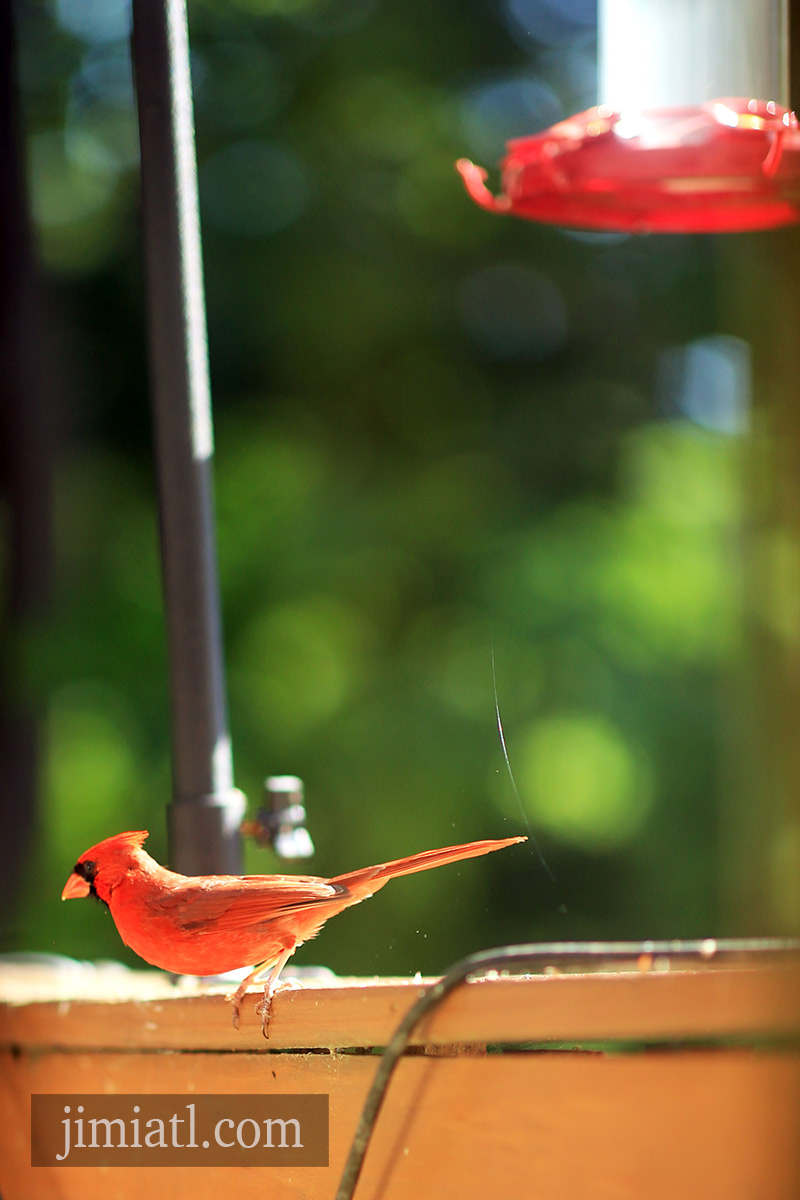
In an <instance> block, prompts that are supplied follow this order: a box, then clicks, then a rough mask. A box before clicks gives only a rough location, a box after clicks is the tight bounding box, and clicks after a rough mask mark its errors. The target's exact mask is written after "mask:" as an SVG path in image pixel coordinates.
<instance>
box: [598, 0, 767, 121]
mask: <svg viewBox="0 0 800 1200" xmlns="http://www.w3.org/2000/svg"><path fill="white" fill-rule="evenodd" d="M598 37H599V50H598V57H599V64H598V66H599V70H598V91H599V95H598V101H599V103H601V104H608V105H609V106H610V107H611V108H612V109H614V110H615V111H617V112H619V111H622V110H625V109H632V108H633V109H647V108H669V107H672V106H680V105H693V104H702V103H703V102H704V101H706V100H715V99H717V98H719V97H721V96H745V97H748V98H752V99H757V100H775V101H777V103H778V104H782V105H783V106H784V107H787V108H788V107H789V37H788V0H599V11H598Z"/></svg>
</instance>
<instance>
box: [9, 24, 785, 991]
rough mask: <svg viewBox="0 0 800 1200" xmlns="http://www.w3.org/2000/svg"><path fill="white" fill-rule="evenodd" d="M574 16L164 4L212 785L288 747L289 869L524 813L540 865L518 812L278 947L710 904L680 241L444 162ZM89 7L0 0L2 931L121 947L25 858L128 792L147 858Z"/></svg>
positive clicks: (558, 67) (707, 572)
mask: <svg viewBox="0 0 800 1200" xmlns="http://www.w3.org/2000/svg"><path fill="white" fill-rule="evenodd" d="M593 21H594V14H593V11H592V6H591V4H589V3H577V2H576V0H571V2H568V0H559V2H558V3H557V2H556V0H548V2H547V3H546V2H545V0H496V2H493V0H492V2H490V0H468V2H466V3H464V2H459V3H456V2H455V0H437V3H435V4H431V3H430V2H429V0H403V3H396V2H391V0H337V2H336V3H333V0H194V2H193V3H192V4H191V6H190V27H191V37H192V47H193V70H194V83H195V108H196V114H195V115H196V125H197V142H198V158H199V177H200V192H201V211H202V219H203V236H204V254H205V266H206V286H207V299H208V311H209V333H210V354H211V368H212V378H213V387H214V397H215V424H216V449H217V461H216V473H217V475H216V483H217V506H218V531H219V553H220V568H221V581H222V590H223V604H224V613H225V625H226V638H227V652H228V666H229V692H230V709H231V723H232V734H233V739H234V749H235V757H236V769H237V782H238V783H239V784H240V786H242V787H243V788H244V790H245V791H246V792H247V793H248V795H249V797H250V799H251V801H254V802H255V801H257V800H258V799H259V796H260V787H261V781H262V779H263V777H264V776H265V775H266V774H268V773H279V772H296V773H298V774H300V775H301V776H302V777H303V778H304V780H305V781H306V788H307V801H308V809H309V816H310V822H311V827H312V831H313V834H314V838H315V842H316V844H317V849H318V853H317V855H316V858H315V859H314V860H313V862H312V863H311V864H310V866H304V865H300V866H299V867H298V869H299V870H307V869H311V870H314V871H318V872H320V873H330V874H332V873H336V872H340V871H344V870H348V869H351V868H355V867H357V866H361V865H363V864H366V863H368V862H372V861H382V860H384V859H389V858H394V857H397V856H399V855H401V854H404V853H409V852H412V851H414V850H418V849H422V848H426V847H428V846H436V845H442V844H448V843H450V842H456V841H467V840H471V839H472V838H477V837H487V836H502V835H504V834H511V833H517V832H525V831H526V824H525V822H526V820H527V821H529V822H530V825H531V828H532V830H533V832H534V833H535V836H536V839H537V841H538V843H539V845H540V846H541V849H542V851H543V853H544V855H545V856H546V858H547V860H548V862H549V864H550V866H551V868H552V871H553V873H554V875H555V883H553V882H551V880H550V879H549V878H548V875H547V874H546V873H545V871H544V870H543V869H542V866H541V865H540V863H539V860H538V858H537V855H536V852H535V850H534V849H533V848H532V847H531V846H530V845H529V846H528V847H526V848H517V849H515V850H513V851H508V852H504V854H503V855H497V856H493V857H492V858H489V859H486V860H481V861H480V862H479V863H470V864H468V865H467V866H464V867H459V868H451V869H449V870H447V871H441V872H433V873H431V874H430V875H423V876H418V877H416V879H415V880H414V882H413V883H398V884H396V885H394V886H393V888H392V889H390V891H389V892H388V893H387V894H386V895H384V896H382V897H381V898H380V899H377V900H375V901H374V902H371V903H370V904H369V905H367V906H365V907H363V908H360V909H357V910H354V911H353V912H352V913H351V914H348V915H347V916H346V917H345V918H344V919H342V920H341V921H336V922H333V923H332V925H331V926H330V928H328V929H326V931H325V933H324V936H323V940H322V942H321V943H320V945H319V947H316V946H315V947H311V948H309V949H306V950H305V951H303V952H301V957H300V961H305V962H309V961H319V960H320V959H321V960H323V961H325V962H326V963H329V964H330V965H332V966H333V967H334V968H335V969H337V970H340V971H343V972H365V973H372V972H381V973H385V974H392V973H405V972H410V971H414V970H416V969H421V970H425V971H434V970H440V969H442V968H443V967H445V966H446V964H447V963H448V962H450V961H451V960H453V959H455V958H456V957H458V956H460V955H461V954H463V953H466V952H468V951H471V950H477V949H479V948H481V947H484V946H487V945H490V944H493V943H496V944H499V943H502V942H506V941H511V940H514V939H520V940H530V939H540V938H546V939H551V938H577V937H586V936H590V937H603V936H605V937H628V936H630V937H650V936H653V937H656V936H660V937H676V936H696V935H707V934H710V933H721V932H725V931H726V914H725V912H724V911H721V907H720V901H719V888H718V883H719V878H718V877H719V866H720V853H721V850H720V847H721V840H720V811H721V810H722V811H723V812H724V805H725V804H727V803H728V802H729V799H730V797H729V796H727V795H726V794H725V787H726V782H727V775H726V769H725V768H724V767H723V760H724V758H725V755H726V754H727V753H728V750H729V747H730V745H731V743H733V742H736V743H738V744H739V745H740V747H744V749H742V751H741V752H742V753H746V738H745V732H746V731H745V730H744V729H742V728H740V727H739V714H738V713H737V712H736V710H735V706H734V705H732V704H730V703H729V701H728V696H729V694H730V688H731V680H732V679H733V678H735V676H736V674H737V672H738V671H739V669H740V663H741V655H742V632H741V629H742V619H741V611H740V610H741V602H740V586H739V572H740V561H739V552H738V549H737V547H738V542H737V538H738V534H739V529H740V523H741V519H742V504H743V500H742V482H741V478H742V460H743V457H744V456H745V454H746V452H747V436H746V429H747V423H748V412H747V354H746V347H744V346H743V344H741V343H738V342H736V340H735V339H733V338H731V337H729V336H727V335H726V331H724V330H722V329H720V328H719V324H720V318H719V316H718V302H717V297H718V284H719V275H718V271H717V265H716V257H715V242H714V239H712V238H690V237H677V236H676V237H670V238H667V237H650V238H641V239H633V238H626V237H622V236H610V235H603V236H601V235H594V236H592V235H578V234H574V233H572V234H571V233H567V232H565V231H563V230H559V229H553V228H541V227H537V226H534V225H532V224H527V223H524V222H512V221H503V220H500V219H495V218H492V217H489V216H487V215H486V214H485V213H483V212H480V211H478V210H477V209H476V208H475V207H474V206H472V204H471V203H470V202H469V200H468V199H467V198H466V196H465V195H464V194H463V190H462V188H461V184H460V182H459V180H458V178H457V176H456V173H455V171H454V169H453V163H454V160H455V159H456V158H457V157H459V156H461V155H465V154H466V155H471V156H474V157H476V159H477V160H478V161H482V162H486V163H487V165H490V166H491V165H493V164H494V163H495V162H496V161H497V160H498V159H499V158H500V156H501V155H502V152H503V143H504V140H505V138H506V137H509V136H515V135H518V134H521V133H525V132H532V131H534V130H536V129H540V128H542V127H544V126H546V125H547V124H549V123H551V122H552V121H554V120H557V119H559V118H561V117H563V116H566V115H568V114H569V113H571V112H574V111H577V110H579V109H581V108H584V107H586V106H587V105H588V104H591V103H593V102H594V100H595V95H594V87H595V68H594V55H595V46H594V41H593V37H594V29H593ZM127 30H128V17H127V11H126V8H125V5H124V3H123V0H118V2H117V3H110V2H108V0H104V2H103V3H102V4H100V3H99V0H53V4H52V6H50V5H44V4H40V3H35V2H30V3H23V4H22V5H21V7H20V40H21V49H22V53H23V67H24V101H25V111H26V122H27V137H28V146H29V170H30V185H31V193H32V204H33V212H34V215H35V219H36V230H37V238H38V246H39V249H40V253H41V258H42V261H43V263H44V266H45V268H46V272H47V277H48V285H49V290H50V296H51V300H52V312H53V317H54V322H53V323H54V345H53V347H52V354H53V357H54V360H55V364H56V367H57V374H58V379H59V393H58V396H57V398H56V403H57V409H58V412H57V417H58V422H59V428H60V453H59V459H58V490H57V509H56V521H57V551H58V563H57V588H56V591H55V595H54V596H53V602H52V610H51V617H50V620H49V622H48V624H47V626H46V627H44V628H38V629H36V630H33V631H31V635H30V639H29V642H28V644H27V647H26V652H25V662H26V679H27V686H28V688H29V690H30V692H31V694H32V695H34V696H37V697H39V698H40V699H41V700H42V702H43V703H44V705H45V708H46V732H47V764H48V766H47V772H46V782H45V788H44V794H43V796H42V807H41V817H40V835H39V840H38V847H37V852H36V855H35V858H34V859H33V861H32V862H31V863H30V865H29V871H28V874H27V887H26V891H25V894H24V895H23V896H22V897H21V898H20V906H19V912H18V916H17V918H16V920H15V922H14V923H13V925H12V927H11V929H10V931H8V937H7V939H6V941H7V944H8V945H9V946H13V947H26V948H31V949H42V950H47V949H55V950H57V951H59V952H64V953H72V954H75V955H78V956H87V957H93V956H98V955H100V956H102V955H111V956H120V955H124V954H125V951H124V950H123V948H122V947H121V945H120V943H119V940H118V938H117V936H116V934H115V932H114V930H113V928H112V927H111V922H110V921H109V920H108V918H107V917H104V916H103V915H102V914H101V913H100V912H99V911H97V910H96V909H95V908H94V907H90V906H89V905H67V906H61V905H60V904H59V900H58V896H59V891H60V888H61V886H62V883H63V880H64V879H65V878H66V875H67V874H68V872H69V869H70V868H71V866H72V863H73V862H74V860H75V858H76V857H77V855H78V854H79V853H80V852H81V851H83V850H84V849H85V847H86V846H88V845H89V844H91V843H93V842H94V841H96V840H98V839H100V838H102V837H105V836H107V835H109V834H111V833H113V832H116V831H118V830H120V829H124V828H134V829H135V828H140V827H149V828H150V829H151V830H152V837H151V842H150V848H151V850H152V852H153V853H154V854H155V855H156V856H157V857H160V858H161V860H162V861H164V859H165V856H166V845H165V832H164V819H163V813H164V806H165V804H166V802H167V800H168V797H169V745H168V711H167V683H166V664H165V649H164V636H163V629H162V615H161V597H160V583H159V568H158V560H157V533H156V515H155V501H154V490H153V483H152V467H151V461H150V448H149V437H150V429H149V414H148V407H147V384H146V366H145V361H146V358H145V355H146V351H145V344H144V333H143V329H144V316H143V308H142V282H141V270H142V268H141V262H140V256H139V255H140V251H139V236H138V227H137V205H138V191H137V189H138V183H137V139H136V128H135V117H134V110H133V100H132V90H131V73H130V66H129V60H128V50H127ZM790 549H791V548H790ZM775 554H776V555H777V556H778V557H779V558H781V561H782V562H784V563H785V566H786V570H787V571H788V572H791V571H795V570H796V560H795V559H794V558H792V557H791V554H790V553H786V552H785V548H784V549H782V548H781V547H780V546H776V547H775ZM773 619H774V621H776V622H778V623H780V622H782V621H784V620H785V617H784V616H783V615H782V612H781V608H780V604H779V603H778V604H777V606H776V607H775V609H774V612H773ZM493 661H494V664H495V668H496V682H497V701H498V704H499V708H500V712H501V715H502V720H503V725H504V731H505V736H506V740H507V746H508V753H509V757H510V762H511V766H512V768H513V771H514V773H515V778H516V785H517V788H518V796H517V793H516V791H515V789H514V787H513V784H512V780H511V779H510V777H509V774H508V772H507V770H506V765H505V762H504V760H503V755H502V750H501V746H500V742H499V739H498V734H497V727H496V719H495V694H494V688H493ZM521 810H522V811H521ZM247 865H248V869H249V870H256V871H269V870H274V869H281V868H279V867H277V866H276V863H275V860H274V859H272V858H271V857H270V856H269V855H268V854H266V853H265V852H264V851H257V850H253V849H251V848H248V852H247ZM359 921H360V922H361V925H360V926H359V924H358V922H359ZM729 931H730V930H728V932H729ZM131 961H133V960H131Z"/></svg>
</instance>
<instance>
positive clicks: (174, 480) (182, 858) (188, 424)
mask: <svg viewBox="0 0 800 1200" xmlns="http://www.w3.org/2000/svg"><path fill="white" fill-rule="evenodd" d="M133 64H134V75H135V80H136V95H137V105H138V113H139V139H140V145H141V178H142V214H143V225H144V254H145V265H146V286H147V307H148V327H149V328H148V332H149V348H150V373H151V393H152V405H153V419H154V426H155V450H156V467H157V479H158V493H159V521H160V533H161V558H162V571H163V580H164V602H165V608H166V622H167V643H168V652H169V664H170V679H171V707H172V753H173V767H172V773H173V802H172V804H171V805H170V807H169V812H168V826H169V840H170V863H171V865H172V867H173V868H174V869H175V870H178V871H182V872H183V873H184V874H188V875H199V874H214V873H223V874H227V873H230V874H237V873H239V872H240V871H241V843H240V838H239V825H240V822H241V818H242V815H243V812H244V797H243V796H242V794H241V792H238V791H237V790H236V789H235V788H234V786H233V760H232V755H231V744H230V735H229V732H228V719H227V709H226V698H225V668H224V656H223V647H222V626H221V618H220V606H219V590H218V582H217V563H216V546H215V540H214V514H213V497H212V461H213V436H212V426H211V400H210V388H209V378H208V350H207V340H206V321H205V302H204V295H203V268H202V258H201V249H200V221H199V215H198V203H197V164H196V160H195V145H194V123H193V113H192V88H191V78H190V73H189V39H188V31H187V21H186V5H185V0H133Z"/></svg>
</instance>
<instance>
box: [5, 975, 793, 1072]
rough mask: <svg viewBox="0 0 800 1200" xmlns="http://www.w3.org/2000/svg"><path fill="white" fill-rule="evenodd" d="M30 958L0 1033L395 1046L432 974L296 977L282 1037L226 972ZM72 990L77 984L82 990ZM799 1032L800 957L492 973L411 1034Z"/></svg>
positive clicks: (464, 1037) (421, 1040)
mask: <svg viewBox="0 0 800 1200" xmlns="http://www.w3.org/2000/svg"><path fill="white" fill-rule="evenodd" d="M36 970H37V972H38V975H37V978H36V980H35V981H34V980H33V977H32V973H31V972H29V971H27V970H26V968H24V967H21V966H18V967H15V968H14V969H13V970H9V969H8V968H6V969H5V970H4V971H3V972H0V1046H5V1047H14V1048H18V1049H19V1048H21V1049H24V1048H30V1049H36V1048H38V1049H68V1050H89V1051H96V1050H103V1051H123V1052H126V1051H134V1050H145V1051H159V1050H164V1051H175V1050H179V1051H210V1050H218V1051H226V1052H230V1051H248V1052H252V1051H254V1050H256V1051H263V1050H267V1049H268V1050H289V1049H293V1050H300V1051H303V1050H305V1051H318V1050H325V1049H334V1048H339V1049H343V1048H353V1049H360V1050H369V1049H372V1048H374V1047H382V1046H385V1045H386V1043H387V1042H388V1040H389V1038H390V1037H391V1035H392V1033H393V1032H394V1030H395V1028H396V1027H397V1024H398V1022H399V1021H400V1019H401V1018H402V1016H403V1015H404V1013H405V1012H406V1011H407V1010H408V1009H409V1008H410V1006H411V1005H412V1004H413V1003H414V1001H415V1000H416V999H417V997H418V996H419V995H420V994H421V991H422V988H423V986H424V984H425V983H427V982H429V981H422V983H420V982H419V981H402V980H392V979H372V980H364V979H339V980H336V981H335V982H332V983H326V984H320V983H315V984H314V985H313V986H305V987H302V988H292V987H287V988H284V989H283V990H281V991H279V992H278V994H277V996H276V997H275V1000H274V1010H273V1019H272V1022H271V1026H270V1038H269V1042H265V1041H264V1039H263V1037H262V1035H261V1027H260V1020H259V1018H258V1016H257V1014H256V1011H255V1010H256V1005H257V1003H258V1001H259V1000H260V998H261V989H259V988H254V989H252V990H251V991H250V993H248V995H247V997H246V999H245V1003H244V1005H243V1008H242V1019H241V1029H240V1030H239V1031H238V1032H237V1031H236V1030H235V1029H234V1028H233V1026H232V1022H231V1012H230V1005H229V1004H228V1002H227V1001H226V999H225V994H226V991H227V990H228V989H227V988H225V987H224V986H215V987H207V988H204V989H202V990H187V989H185V988H180V987H176V986H175V985H174V984H172V983H171V982H170V981H169V979H168V977H167V976H165V975H163V974H162V973H160V972H150V971H141V972H124V973H123V974H120V975H118V976H116V978H115V980H114V983H113V986H108V984H107V982H106V984H105V985H104V986H103V987H100V986H99V985H97V990H98V991H99V993H100V994H99V995H97V996H96V998H91V997H92V995H93V993H92V991H91V989H89V990H88V991H87V987H86V986H85V983H84V984H79V983H78V979H77V976H76V978H75V980H73V986H72V988H71V989H70V988H69V987H67V986H66V984H65V980H64V978H63V977H57V976H53V975H51V976H49V977H48V975H47V973H46V972H44V973H43V972H42V969H41V968H37V969H36ZM70 991H71V992H72V993H73V994H70ZM798 1035H800V964H796V963H782V964H772V965H766V966H757V967H749V966H746V967H743V966H728V967H720V966H703V967H700V968H698V969H696V970H695V969H692V970H683V969H681V970H671V971H668V972H638V971H625V972H607V973H593V974H565V975H548V976H542V975H537V976H514V977H499V978H491V979H482V980H479V981H476V982H470V983H468V984H466V985H465V986H464V987H462V988H459V989H458V990H457V991H456V992H454V993H453V994H452V995H451V996H449V997H448V998H447V1000H446V1001H445V1002H444V1003H443V1004H442V1005H441V1007H440V1008H439V1009H437V1010H436V1011H435V1012H433V1013H432V1014H431V1015H430V1016H429V1017H428V1018H426V1019H425V1020H424V1021H423V1022H422V1023H421V1024H420V1026H419V1028H418V1029H417V1030H416V1032H415V1034H414V1036H413V1037H412V1039H411V1044H412V1045H428V1046H437V1045H439V1046H445V1045H449V1044H450V1045H451V1044H453V1043H501V1044H514V1043H526V1042H591V1041H607V1040H624V1041H634V1042H635V1041H642V1042H658V1041H675V1040H683V1041H692V1040H700V1041H707V1040H719V1041H725V1040H728V1041H735V1040H738V1039H743V1040H751V1041H752V1040H761V1039H765V1038H766V1039H768V1038H772V1037H781V1038H785V1037H795V1036H798Z"/></svg>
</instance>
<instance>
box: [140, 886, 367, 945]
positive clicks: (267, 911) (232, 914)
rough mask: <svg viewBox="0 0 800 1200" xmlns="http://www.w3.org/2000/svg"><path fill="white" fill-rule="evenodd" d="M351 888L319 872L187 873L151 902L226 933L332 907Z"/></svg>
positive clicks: (192, 923) (189, 922)
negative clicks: (192, 875) (202, 875)
mask: <svg viewBox="0 0 800 1200" xmlns="http://www.w3.org/2000/svg"><path fill="white" fill-rule="evenodd" d="M348 894H349V893H348V890H347V888H346V887H344V886H343V885H342V884H339V883H328V882H327V880H325V879H318V878H316V877H315V876H313V875H242V876H217V877H214V876H208V877H206V878H198V879H191V878H186V877H183V878H181V881H180V882H179V883H176V884H174V885H171V886H168V887H166V888H161V889H159V891H158V893H157V894H154V895H153V896H152V898H151V901H150V907H151V908H152V910H153V912H154V914H155V913H159V914H160V915H162V916H167V915H170V916H172V917H174V918H176V919H177V920H179V921H180V924H181V926H182V927H183V928H184V929H187V930H191V929H200V928H204V927H207V926H208V925H209V924H211V925H213V927H214V929H215V930H216V931H217V932H219V933H222V932H224V931H225V930H231V931H233V930H237V929H244V928H249V927H252V926H254V925H258V924H260V923H261V922H264V921H271V920H274V919H275V918H276V917H285V916H289V915H290V914H291V913H296V912H301V911H302V912H307V911H308V909H309V908H314V907H319V908H326V907H327V906H328V905H329V904H331V903H332V902H334V901H337V900H341V899H342V898H343V897H345V896H347V895H348Z"/></svg>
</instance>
